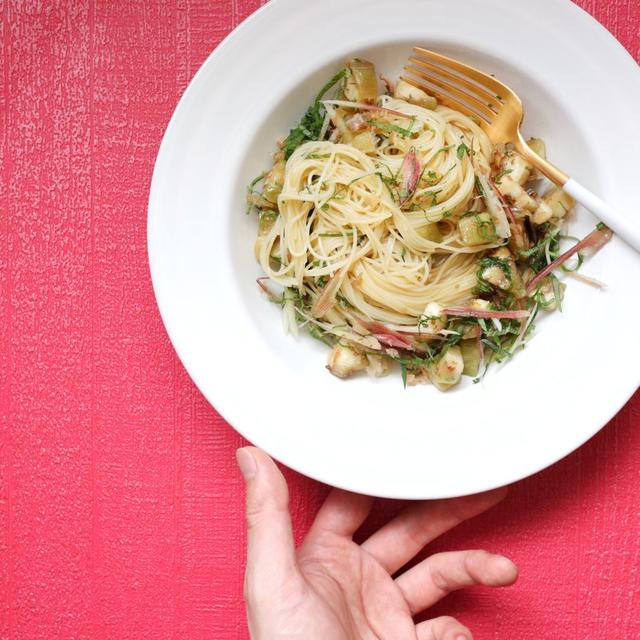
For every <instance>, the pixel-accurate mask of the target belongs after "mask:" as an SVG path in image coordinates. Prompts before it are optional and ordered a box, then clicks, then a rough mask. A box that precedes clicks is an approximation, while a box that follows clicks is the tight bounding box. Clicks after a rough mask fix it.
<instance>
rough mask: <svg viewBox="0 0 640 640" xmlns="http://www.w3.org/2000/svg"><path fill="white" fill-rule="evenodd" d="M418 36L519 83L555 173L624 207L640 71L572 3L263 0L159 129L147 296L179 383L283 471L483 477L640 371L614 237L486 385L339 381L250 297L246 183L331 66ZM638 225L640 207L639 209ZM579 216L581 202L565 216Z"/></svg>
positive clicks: (391, 65) (390, 486) (399, 55)
mask: <svg viewBox="0 0 640 640" xmlns="http://www.w3.org/2000/svg"><path fill="white" fill-rule="evenodd" d="M414 44H420V45H424V46H428V47H430V48H433V49H436V50H440V51H442V52H444V53H447V54H450V55H453V56H456V57H458V58H460V59H462V60H466V61H469V62H471V63H472V64H474V65H476V66H478V67H480V68H482V69H485V70H487V71H490V72H492V73H495V74H496V76H497V77H499V78H500V79H502V80H504V81H506V83H507V84H510V85H511V86H512V87H513V88H514V89H516V90H517V91H518V93H520V95H521V96H522V98H523V101H524V104H525V107H526V110H527V117H526V127H525V128H526V132H527V133H530V134H534V133H535V134H536V135H539V136H542V137H544V138H545V139H546V141H547V144H548V148H549V153H550V157H551V159H552V160H553V161H555V162H556V163H557V164H558V165H559V166H560V167H561V168H563V169H565V170H566V171H567V172H569V173H570V174H571V175H573V176H575V177H576V178H577V179H579V180H580V181H581V182H583V183H584V184H586V185H588V186H590V187H591V188H593V189H594V190H595V191H596V192H599V193H600V194H601V195H602V196H603V197H604V198H606V199H609V200H610V201H611V202H612V203H613V204H614V205H617V206H618V207H619V208H620V209H622V210H625V211H629V212H636V211H637V199H638V196H637V188H638V184H639V183H640V175H639V173H638V167H639V166H640V165H639V163H638V160H637V154H638V148H640V128H639V124H638V122H639V120H638V116H637V108H638V105H639V104H640V73H639V71H638V67H637V65H636V64H635V62H634V61H633V60H632V58H631V57H630V56H629V55H628V54H627V53H626V52H625V51H624V49H623V48H622V47H621V46H620V44H619V43H618V42H617V41H616V40H614V38H613V37H612V36H611V35H610V34H609V33H608V32H607V31H605V29H604V28H602V27H601V26H600V25H599V24H597V23H596V22H595V21H594V20H593V19H591V18H590V17H589V16H588V15H587V14H586V13H584V12H582V11H581V10H580V9H578V8H577V7H575V6H574V5H573V4H571V2H569V0H545V1H542V2H540V1H539V2H531V1H530V0H510V1H509V2H506V1H505V0H483V1H482V2H478V0H455V1H454V0H422V1H421V0H376V2H375V3H372V2H371V1H370V0H323V1H322V2H305V3H301V2H299V0H274V1H273V2H272V3H270V4H269V5H267V6H265V7H264V8H263V9H261V10H260V11H258V12H257V13H256V14H254V15H253V16H252V17H251V18H250V19H249V20H247V21H246V22H245V23H243V24H242V25H241V26H240V27H239V28H238V29H236V31H234V32H233V33H232V34H231V35H230V36H229V37H228V38H227V39H226V40H225V41H224V43H223V44H222V45H220V46H219V47H218V48H217V49H216V51H215V52H214V53H213V54H212V55H211V56H210V57H209V59H208V60H207V61H206V63H205V64H204V65H203V67H202V68H201V69H200V71H199V72H198V74H197V75H196V77H195V78H194V79H193V81H192V82H191V84H190V86H189V88H188V89H187V91H186V93H185V95H184V96H183V98H182V100H181V101H180V103H179V105H178V107H177V109H176V111H175V113H174V115H173V118H172V119H171V122H170V124H169V127H168V129H167V132H166V134H165V137H164V140H163V142H162V146H161V148H160V152H159V154H158V159H157V162H156V166H155V172H154V175H153V182H152V186H151V194H150V202H149V223H148V238H149V259H150V263H151V273H152V277H153V284H154V288H155V292H156V296H157V299H158V305H159V307H160V311H161V313H162V317H163V319H164V322H165V324H166V327H167V330H168V332H169V335H170V337H171V340H172V341H173V344H174V345H175V348H176V350H177V352H178V354H179V356H180V358H181V359H182V362H183V363H184V365H185V367H186V368H187V370H188V371H189V373H190V375H191V377H192V378H193V380H194V381H195V383H196V384H197V385H198V387H199V388H200V389H201V391H202V392H203V393H204V395H205V396H206V397H207V398H208V400H209V401H210V402H211V403H212V404H213V405H214V406H215V407H216V409H217V410H218V411H219V412H220V413H221V414H222V415H223V416H224V417H225V418H226V419H227V420H228V421H229V423H230V424H231V425H233V427H234V428H236V429H237V430H238V431H239V432H240V433H242V434H243V435H244V436H245V437H246V438H248V439H249V440H251V441H252V442H254V443H255V444H257V445H258V446H260V447H262V448H264V449H265V450H266V451H268V452H269V453H270V454H272V455H273V456H274V457H275V458H277V459H278V460H280V461H282V462H283V463H284V464H286V465H288V466H290V467H292V468H294V469H296V470H298V471H300V472H302V473H304V474H306V475H308V476H311V477H313V478H316V479H318V480H321V481H323V482H326V483H328V484H332V485H335V486H339V487H343V488H346V489H350V490H352V491H358V492H362V493H369V494H374V495H378V496H388V497H397V498H400V497H401V498H436V497H445V496H455V495H462V494H467V493H472V492H476V491H480V490H484V489H489V488H492V487H496V486H499V485H503V484H506V483H509V482H513V481H515V480H518V479H520V478H522V477H524V476H527V475H529V474H531V473H534V472H535V471H538V470H539V469H542V468H543V467H545V466H547V465H549V464H551V463H553V462H555V461H556V460H558V459H559V458H561V457H562V456H564V455H566V454H568V453H569V452H570V451H572V450H574V449H575V448H576V447H578V446H579V445H580V444H582V443H583V442H585V440H587V439H588V438H589V437H590V436H592V435H593V434H594V433H596V431H597V430H598V429H600V428H601V427H602V426H603V425H604V424H605V423H606V422H607V421H608V420H609V419H610V418H611V417H612V416H613V415H614V414H615V413H616V412H617V411H618V410H619V409H620V408H621V407H622V405H623V404H624V403H625V401H626V400H627V399H628V398H629V397H630V396H631V395H632V393H633V392H634V390H635V389H636V388H637V387H638V384H639V383H640V366H639V363H640V338H639V337H638V332H637V328H636V325H637V322H638V318H639V317H640V295H639V294H640V286H639V284H638V283H639V282H640V259H639V257H638V256H637V255H636V254H634V253H633V252H632V251H631V250H630V249H629V248H628V247H627V246H626V245H625V244H624V243H623V242H622V241H620V240H619V239H617V238H615V239H614V240H613V241H612V242H611V243H610V244H609V245H608V246H607V247H606V248H605V249H604V250H603V251H601V252H600V253H599V254H598V255H597V256H595V257H594V258H593V259H591V260H589V261H588V262H587V264H586V265H585V266H584V267H583V272H584V273H586V274H589V275H592V276H594V277H597V278H599V279H601V280H604V281H606V282H607V283H608V285H609V286H608V289H607V290H606V292H598V291H596V290H594V289H592V288H590V287H588V286H586V285H583V284H581V283H579V282H577V281H573V280H570V281H569V282H568V284H569V288H568V290H567V294H566V302H565V305H564V312H563V313H562V314H559V313H557V314H553V315H551V316H549V317H548V318H546V319H544V320H543V321H542V322H540V323H539V324H538V330H537V333H536V335H535V336H534V338H533V340H532V341H531V342H530V343H529V345H528V347H527V348H526V349H525V350H524V351H522V352H521V353H519V354H518V355H517V357H516V358H514V359H513V360H512V361H511V362H510V363H508V364H507V365H506V366H504V367H495V368H493V370H490V372H489V374H488V375H487V377H486V378H485V381H484V382H483V383H482V384H478V385H473V384H471V383H470V382H467V383H466V384H464V385H462V386H461V387H460V388H457V389H455V390H452V391H450V392H448V393H441V392H439V391H437V390H436V389H435V388H433V387H429V386H424V387H414V388H410V389H406V390H405V389H403V387H402V384H401V381H400V376H399V375H392V376H391V377H389V378H386V379H383V380H370V379H367V378H360V379H354V380H349V381H346V382H345V381H341V380H338V379H337V378H334V377H333V376H331V375H330V374H329V373H328V372H327V371H326V370H325V368H324V364H325V359H326V350H325V348H324V347H323V345H320V344H318V343H316V342H315V341H313V340H311V339H310V338H306V337H301V338H299V339H298V340H295V339H293V338H291V337H289V336H285V335H283V333H282V329H281V319H280V310H279V309H278V308H276V306H275V305H271V304H269V303H268V302H267V301H266V300H265V298H264V297H263V296H262V295H260V293H259V291H258V289H257V287H256V284H255V278H256V276H257V275H259V274H260V270H259V267H258V265H257V264H256V262H255V260H254V257H253V243H254V238H255V233H256V222H255V219H254V217H253V216H251V217H249V216H246V215H245V214H244V198H245V186H246V184H247V182H248V181H249V179H250V178H251V177H253V176H254V175H255V174H257V173H259V172H260V171H261V170H262V169H264V168H265V167H267V166H268V164H269V157H270V153H271V152H272V150H273V144H274V140H275V139H276V138H277V137H279V136H281V135H283V134H286V132H287V131H288V129H289V127H290V126H292V125H293V124H294V123H295V122H296V120H297V119H298V118H299V117H300V116H301V115H302V113H303V112H304V110H305V109H306V107H307V105H308V103H309V102H310V100H311V98H312V96H314V95H315V92H316V91H317V90H318V88H319V87H320V86H321V85H322V84H323V83H324V81H325V80H326V78H328V77H329V76H330V75H331V74H332V73H333V72H334V70H335V69H336V68H338V67H339V66H340V64H341V63H342V61H343V60H344V59H345V58H347V57H348V56H351V55H353V54H359V55H362V56H364V57H367V58H371V59H372V60H373V61H375V62H376V63H377V65H378V66H379V68H380V69H381V70H382V71H384V72H386V73H387V74H389V75H390V76H394V75H397V73H398V71H399V70H400V68H401V66H402V64H403V61H404V60H405V58H406V57H407V56H408V54H409V52H410V49H411V46H412V45H414ZM639 223H640V218H639ZM593 224H594V220H593V219H592V218H591V216H590V215H589V214H588V213H587V212H586V211H580V212H579V214H578V220H577V221H576V222H575V223H574V225H573V231H574V233H575V234H576V235H584V234H585V233H586V232H587V231H589V230H590V229H591V228H592V227H593Z"/></svg>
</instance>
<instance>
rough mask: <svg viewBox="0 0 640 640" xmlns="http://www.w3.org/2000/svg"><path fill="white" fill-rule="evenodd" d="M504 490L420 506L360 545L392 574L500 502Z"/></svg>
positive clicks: (409, 510)
mask: <svg viewBox="0 0 640 640" xmlns="http://www.w3.org/2000/svg"><path fill="white" fill-rule="evenodd" d="M506 493H507V490H506V488H501V489H495V490H494V491H487V492H485V493H478V494H476V495H473V496H465V497H463V498H454V499H452V500H434V501H431V502H420V503H417V504H414V505H411V506H409V507H408V508H407V509H405V510H404V511H401V512H400V514H398V515H397V516H396V517H395V518H394V519H393V520H391V522H389V523H387V524H386V525H385V526H384V527H382V528H381V529H379V530H378V531H376V533H374V534H373V535H372V536H371V537H370V538H369V539H368V540H366V541H365V542H364V543H363V544H362V548H363V549H364V550H366V551H367V552H368V553H369V554H371V555H372V556H373V557H374V558H375V559H376V560H377V561H378V562H379V563H380V564H381V565H382V566H383V567H384V568H385V569H386V570H387V571H388V572H389V573H394V572H396V571H397V570H398V569H400V567H402V566H403V565H405V564H406V563H407V562H408V561H409V560H411V558H413V557H414V556H415V555H416V554H417V553H418V552H419V551H420V550H421V549H422V548H423V547H424V546H425V545H426V544H428V543H429V542H431V541H432V540H434V539H435V538H437V537H438V536H439V535H441V534H443V533H444V532H445V531H448V530H449V529H452V528H453V527H455V526H456V525H458V524H460V523H461V522H463V521H464V520H467V519H469V518H472V517H473V516H476V515H478V514H479V513H482V512H483V511H486V510H487V509H489V508H490V507H492V506H493V505H494V504H496V503H498V502H500V500H502V499H503V498H504V496H505V495H506Z"/></svg>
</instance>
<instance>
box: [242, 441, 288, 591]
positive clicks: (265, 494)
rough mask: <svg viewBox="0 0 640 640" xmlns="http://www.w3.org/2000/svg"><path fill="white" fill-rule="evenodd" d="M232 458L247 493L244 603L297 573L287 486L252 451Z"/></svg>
mask: <svg viewBox="0 0 640 640" xmlns="http://www.w3.org/2000/svg"><path fill="white" fill-rule="evenodd" d="M236 458H237V461H238V466H239V467H240V471H241V472H242V475H243V476H244V478H245V483H246V490H247V511H246V513H247V528H248V529H247V573H246V579H245V585H246V588H247V599H248V600H250V599H251V594H252V593H255V592H256V591H259V592H260V593H263V594H264V593H269V592H270V590H276V589H278V588H279V587H280V586H281V585H283V584H284V583H285V582H286V581H287V580H288V579H289V578H290V576H291V575H292V574H295V573H296V572H297V569H296V560H295V550H294V542H293V533H292V531H291V518H290V516H289V511H288V507H289V491H288V489H287V483H286V482H285V479H284V477H283V475H282V474H281V473H280V470H279V469H278V467H277V466H276V465H275V463H274V462H273V460H271V458H269V456H267V455H266V454H265V453H263V452H262V451H260V450H259V449H256V448H255V447H245V448H243V449H238V451H237V452H236Z"/></svg>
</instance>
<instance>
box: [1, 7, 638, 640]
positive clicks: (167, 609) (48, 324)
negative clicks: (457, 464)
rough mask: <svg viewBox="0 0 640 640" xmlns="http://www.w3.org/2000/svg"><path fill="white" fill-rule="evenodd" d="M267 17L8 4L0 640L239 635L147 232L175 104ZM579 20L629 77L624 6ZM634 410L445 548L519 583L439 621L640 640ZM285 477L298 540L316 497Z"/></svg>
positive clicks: (212, 438) (226, 499)
mask: <svg viewBox="0 0 640 640" xmlns="http://www.w3.org/2000/svg"><path fill="white" fill-rule="evenodd" d="M258 4H259V3H258V1H257V0H214V1H212V0H145V1H136V2H130V1H125V0H118V1H114V0H112V1H106V0H102V1H100V0H91V1H88V0H73V1H72V0H67V1H64V0H58V1H56V2H46V1H41V0H0V16H1V18H0V20H1V32H2V36H1V40H0V56H1V63H0V68H1V69H2V80H1V82H2V90H1V91H0V100H1V104H0V119H1V124H0V159H1V164H2V174H1V175H2V177H1V179H0V180H1V181H0V185H1V191H0V240H1V242H0V291H1V296H0V344H1V346H0V429H1V436H0V444H1V449H0V590H1V594H2V595H1V604H2V606H1V610H0V637H1V638H12V639H14V638H15V639H17V638H25V639H29V640H35V639H37V638H46V639H52V638H118V639H123V638H189V639H195V638H208V639H210V638H215V639H216V640H217V639H220V640H227V639H239V638H246V637H247V634H246V631H245V623H244V611H243V605H242V601H241V579H242V565H243V554H244V544H245V538H244V530H243V515H242V502H243V491H242V486H241V484H240V481H239V477H238V474H237V472H236V469H235V466H234V462H233V458H234V456H233V454H234V450H235V448H236V447H238V446H239V445H241V444H242V442H241V439H240V438H239V437H238V436H237V435H236V434H235V433H234V432H233V431H232V430H231V429H230V428H229V427H228V426H227V425H226V424H225V423H224V421H223V420H222V419H221V418H220V417H219V416H218V415H217V414H216V412H215V411H214V410H213V409H212V408H211V407H210V406H208V404H207V403H206V402H205V400H204V399H203V398H202V396H201V395H200V393H199V392H198V391H197V390H196V388H195V387H194V386H193V384H192V383H191V381H190V380H189V378H188V376H187V374H186V373H185V371H184V370H183V368H182V366H181V365H180V363H179V362H178V360H177V358H176V356H175V354H174V352H173V349H172V347H171V344H170V343H169V340H168V339H167V336H166V334H165V331H164V329H163V326H162V323H161V321H160V317H159V315H158V312H157V310H156V305H155V302H154V298H153V293H152V289H151V284H150V280H149V272H148V268H147V259H146V246H145V223H146V203H147V193H148V188H149V181H150V177H151V172H152V167H153V161H154V158H155V155H156V151H157V149H158V145H159V142H160V139H161V136H162V133H163V131H164V128H165V126H166V124H167V121H168V119H169V116H170V115H171V112H172V110H173V108H174V106H175V104H176V101H177V99H178V97H179V96H180V94H181V92H182V91H183V90H184V88H185V86H186V85H187V83H188V81H189V79H190V78H191V77H192V75H193V74H194V73H195V71H196V70H197V68H198V67H199V65H200V64H201V63H202V61H203V60H204V59H205V57H206V56H207V54H208V53H209V52H210V51H211V50H212V49H213V48H214V47H215V46H216V45H217V43H219V42H220V40H221V39H222V38H223V37H224V36H225V35H226V34H227V33H228V32H229V30H230V29H231V28H232V27H234V26H235V25H237V24H238V23H239V22H240V21H241V20H242V19H243V18H244V17H245V16H246V15H248V14H249V13H251V12H252V11H253V10H255V9H256V8H257V6H258ZM303 4H304V3H302V2H301V8H302V7H303ZM579 4H581V5H582V6H583V7H584V8H585V9H587V10H588V11H590V12H591V13H592V14H593V15H595V16H596V18H597V19H598V20H600V21H601V22H602V23H603V24H604V25H605V26H607V27H608V28H609V29H610V30H611V31H613V33H614V34H615V35H616V36H617V37H618V38H619V39H620V40H621V41H622V42H623V44H624V45H625V46H626V47H627V48H628V49H629V51H631V53H632V54H633V55H634V56H635V57H636V59H638V56H639V54H640V36H639V35H638V32H639V23H640V6H639V5H638V3H637V0H614V1H611V2H610V1H608V0H581V2H580V3H579ZM639 409H640V394H636V396H635V398H634V399H633V400H632V401H631V402H630V403H629V404H628V405H627V407H626V408H625V409H624V410H623V411H622V412H621V413H620V414H619V415H618V417H617V418H616V419H615V420H614V421H613V422H612V423H611V424H610V425H609V426H608V427H606V428H605V429H604V430H603V431H602V432H601V433H600V434H599V435H598V436H597V437H595V438H594V439H593V440H592V441H591V442H590V443H589V444H587V445H586V446H585V447H583V448H582V449H581V450H579V451H578V452H577V453H575V454H573V455H572V456H570V457H569V458H568V459H566V460H564V461H563V462H561V463H559V464H558V465H556V466H555V467H553V468H552V469H549V470H547V471H545V472H543V473H541V474H539V475H538V476H536V477H533V478H530V479H528V480H526V481H524V482H521V483H519V484H518V485H517V486H516V487H514V489H513V490H512V492H511V495H510V497H509V498H508V499H507V501H506V502H505V503H504V504H503V505H501V506H500V507H498V508H497V509H495V510H494V511H493V512H492V513H490V514H487V515H486V516H483V517H482V518H480V519H478V520H476V521H475V522H474V523H473V524H471V525H465V526H463V527H461V528H460V529H458V530H457V531H456V532H455V533H453V534H451V535H450V536H448V537H447V538H446V539H445V541H444V543H438V546H439V547H440V546H448V547H452V548H460V547H465V546H473V547H479V546H482V547H487V548H489V549H493V550H500V551H503V552H505V553H508V554H510V555H511V556H512V557H513V558H514V559H515V560H516V561H517V562H518V563H519V565H520V567H521V570H522V574H521V579H520V581H519V582H518V584H517V585H516V586H515V587H514V588H512V589H510V590H509V591H504V592H500V593H496V592H489V591H483V590H477V591H474V592H472V593H466V594H460V595H456V596H454V597H451V598H450V599H449V600H448V601H447V603H446V605H445V606H440V607H439V609H438V611H440V612H442V611H447V612H449V613H452V614H454V615H459V616H460V617H461V619H462V620H463V621H464V622H465V623H467V624H468V625H469V626H470V627H471V628H472V629H474V630H475V631H476V636H477V638H495V639H499V640H511V639H513V638H518V639H520V640H534V639H536V640H537V639H539V638H542V637H544V638H572V639H578V638H580V639H589V638H593V639H596V638H597V639H602V638H611V639H614V638H615V639H619V638H625V639H630V638H638V637H640V616H639V615H638V610H639V609H640V595H639V587H640V578H639V576H638V565H639V560H640V515H639V512H640V508H639V507H640V495H639V493H638V487H639V486H640V413H639ZM288 478H289V480H290V482H291V484H292V487H293V490H292V508H293V513H294V519H295V523H296V527H297V530H298V532H302V531H304V529H305V527H306V526H307V524H308V523H309V521H310V519H311V518H312V517H313V514H314V512H315V510H316V508H317V506H318V504H319V503H320V501H321V499H322V497H323V496H324V494H325V491H326V489H325V488H324V487H322V486H319V485H318V484H316V483H314V482H312V481H310V480H307V479H305V478H303V477H300V476H298V475H296V474H293V473H288ZM396 507H397V505H391V504H387V505H385V506H384V507H382V511H381V512H379V514H378V516H377V517H378V518H381V517H382V515H380V514H381V513H387V514H388V513H389V511H390V510H393V509H394V508H396Z"/></svg>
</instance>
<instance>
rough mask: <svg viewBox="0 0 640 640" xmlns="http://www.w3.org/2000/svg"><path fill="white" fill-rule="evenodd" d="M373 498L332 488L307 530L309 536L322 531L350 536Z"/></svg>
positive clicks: (361, 520) (365, 516)
mask: <svg viewBox="0 0 640 640" xmlns="http://www.w3.org/2000/svg"><path fill="white" fill-rule="evenodd" d="M373 500H374V498H371V497H369V496H362V495H359V494H357V493H350V492H349V491H343V490H342V489H332V490H331V492H330V493H329V495H328V496H327V499H326V500H325V501H324V504H323V505H322V507H321V508H320V511H318V515H317V516H316V519H315V521H314V523H313V526H312V527H311V529H310V530H309V538H314V537H316V536H318V535H321V534H323V533H333V534H335V535H338V536H346V537H349V538H350V537H351V536H352V535H353V534H354V533H355V532H356V531H357V530H358V529H359V528H360V525H362V523H363V522H364V521H365V520H366V519H367V516H368V515H369V512H370V511H371V505H372V504H373Z"/></svg>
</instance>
